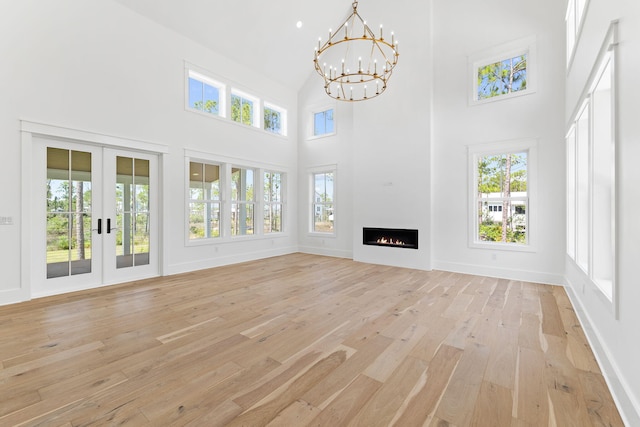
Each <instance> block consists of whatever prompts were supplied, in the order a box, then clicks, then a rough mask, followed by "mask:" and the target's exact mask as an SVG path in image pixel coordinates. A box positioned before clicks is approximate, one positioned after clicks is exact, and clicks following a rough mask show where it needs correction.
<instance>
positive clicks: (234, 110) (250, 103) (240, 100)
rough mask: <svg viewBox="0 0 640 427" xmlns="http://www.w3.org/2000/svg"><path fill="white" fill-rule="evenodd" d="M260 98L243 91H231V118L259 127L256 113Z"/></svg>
mask: <svg viewBox="0 0 640 427" xmlns="http://www.w3.org/2000/svg"><path fill="white" fill-rule="evenodd" d="M257 108H258V100H257V99H256V98H253V97H251V96H250V95H247V94H243V93H241V92H237V91H232V92H231V120H233V121H234V122H238V123H242V124H244V125H248V126H256V127H258V120H256V113H257Z"/></svg>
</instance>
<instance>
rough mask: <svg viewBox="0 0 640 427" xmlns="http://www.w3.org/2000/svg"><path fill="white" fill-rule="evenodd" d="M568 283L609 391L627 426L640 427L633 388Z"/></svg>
mask: <svg viewBox="0 0 640 427" xmlns="http://www.w3.org/2000/svg"><path fill="white" fill-rule="evenodd" d="M566 281H567V285H566V286H565V290H566V291H567V295H568V296H569V299H570V300H571V304H573V309H574V311H575V313H576V316H577V317H578V320H579V321H580V324H581V325H582V330H583V331H584V333H585V335H586V337H587V341H589V345H590V346H591V349H592V350H593V354H594V356H595V357H596V360H597V361H598V365H600V369H601V370H602V375H603V376H604V378H605V381H606V382H607V385H608V386H609V390H610V391H611V394H612V396H613V400H614V401H615V403H616V406H617V407H618V410H619V411H620V416H622V420H623V421H624V423H625V425H627V426H640V402H638V400H637V399H636V398H635V397H634V396H633V394H632V393H631V392H629V390H631V387H629V384H628V383H627V381H626V380H625V377H624V375H622V373H621V372H620V369H619V368H618V365H617V364H616V363H615V359H614V358H613V357H612V355H611V352H610V351H609V349H608V348H607V346H606V345H605V344H604V342H605V341H604V340H602V339H601V336H600V333H599V332H598V330H597V329H595V328H594V327H593V322H592V321H591V318H590V317H589V314H587V312H586V311H585V310H584V307H583V306H582V303H581V302H580V298H578V296H577V295H576V293H575V292H574V289H573V286H572V284H571V283H570V282H569V279H566Z"/></svg>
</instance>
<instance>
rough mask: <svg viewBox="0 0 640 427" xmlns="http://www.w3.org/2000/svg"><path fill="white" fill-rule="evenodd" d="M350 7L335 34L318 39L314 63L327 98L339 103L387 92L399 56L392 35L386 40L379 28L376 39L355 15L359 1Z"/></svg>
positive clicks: (381, 29) (356, 14)
mask: <svg viewBox="0 0 640 427" xmlns="http://www.w3.org/2000/svg"><path fill="white" fill-rule="evenodd" d="M351 6H352V8H353V11H352V13H351V15H349V17H347V19H346V20H344V22H343V23H342V24H341V25H340V26H339V27H338V29H337V30H336V31H335V32H333V31H332V30H329V38H328V40H327V41H326V42H325V43H324V44H322V38H319V39H318V47H316V49H315V54H314V59H313V63H314V67H315V70H316V72H317V73H318V74H319V75H320V76H321V77H322V78H323V79H324V90H325V93H326V94H327V95H329V96H330V97H331V98H334V99H337V100H339V101H351V102H355V101H364V100H367V99H372V98H375V97H377V96H379V95H381V94H382V93H383V92H384V91H385V90H386V89H387V82H388V81H389V79H390V78H391V75H392V73H393V69H394V67H395V66H396V64H397V63H398V57H399V56H400V54H399V53H398V42H397V41H396V40H395V35H394V33H393V32H392V33H391V41H390V42H389V41H388V40H385V38H384V35H383V27H382V25H380V34H379V37H376V35H375V34H374V33H373V31H372V30H371V28H369V26H368V25H367V23H366V21H365V20H364V19H362V17H361V16H360V14H359V13H358V2H357V1H354V2H353V3H352V5H351ZM367 45H369V47H367ZM341 48H342V49H341ZM356 56H357V58H358V59H357V63H356V59H355V58H356ZM363 56H364V59H363ZM338 60H340V62H339V63H336V61H338ZM328 62H329V63H328ZM369 85H371V86H370V87H369ZM354 89H355V90H354ZM367 89H368V90H367Z"/></svg>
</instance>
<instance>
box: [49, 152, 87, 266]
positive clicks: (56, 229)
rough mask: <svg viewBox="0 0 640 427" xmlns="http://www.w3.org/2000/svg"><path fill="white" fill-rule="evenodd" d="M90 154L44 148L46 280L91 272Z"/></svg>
mask: <svg viewBox="0 0 640 427" xmlns="http://www.w3.org/2000/svg"><path fill="white" fill-rule="evenodd" d="M91 237H92V236H91V153H86V152H82V151H73V150H65V149H60V148H52V147H47V255H46V259H47V278H55V277H63V276H69V275H75V274H83V273H90V272H91Z"/></svg>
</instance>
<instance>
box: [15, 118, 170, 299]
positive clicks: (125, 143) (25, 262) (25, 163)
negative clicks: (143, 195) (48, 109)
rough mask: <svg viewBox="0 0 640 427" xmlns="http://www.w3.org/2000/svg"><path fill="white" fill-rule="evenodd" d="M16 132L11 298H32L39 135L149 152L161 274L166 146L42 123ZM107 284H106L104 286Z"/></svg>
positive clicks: (26, 123)
mask: <svg viewBox="0 0 640 427" xmlns="http://www.w3.org/2000/svg"><path fill="white" fill-rule="evenodd" d="M20 131H21V139H22V152H21V154H22V165H21V166H22V169H21V178H22V179H21V211H22V212H21V224H20V225H21V230H20V237H21V238H20V241H21V248H20V260H21V261H20V263H21V266H20V289H16V290H15V292H14V295H15V297H16V300H19V301H26V300H29V299H31V298H32V289H31V283H32V281H33V277H32V273H31V271H32V251H33V250H34V248H35V247H37V246H35V245H34V241H35V240H34V239H36V238H37V236H34V235H33V233H32V230H31V224H32V221H33V216H34V215H36V214H37V211H36V210H35V209H34V206H32V197H31V191H32V188H33V185H34V183H33V178H32V176H33V172H34V171H33V162H32V159H33V145H34V141H33V137H34V136H40V137H43V138H53V139H62V140H65V141H68V142H76V143H82V144H89V145H97V146H100V147H105V148H114V149H128V150H135V151H140V152H147V153H152V154H155V155H157V156H158V165H159V180H158V184H159V189H158V190H159V191H158V195H159V199H160V200H159V203H158V220H159V224H158V235H159V239H158V242H157V249H158V273H159V274H160V275H162V273H163V271H164V270H165V263H166V260H165V257H164V250H163V244H162V242H163V232H164V225H163V223H162V217H163V215H162V210H163V208H164V203H163V200H162V193H163V191H162V188H163V176H162V165H163V163H164V162H165V161H166V158H165V156H164V155H165V154H168V152H169V147H168V146H167V145H163V144H156V143H151V142H145V141H138V140H133V139H128V138H120V137H115V136H110V135H104V134H99V133H94V132H88V131H82V130H77V129H70V128H64V127H60V126H54V125H48V124H43V123H37V122H31V121H26V120H22V121H21V122H20ZM104 284H105V285H107V283H104Z"/></svg>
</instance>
